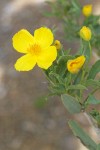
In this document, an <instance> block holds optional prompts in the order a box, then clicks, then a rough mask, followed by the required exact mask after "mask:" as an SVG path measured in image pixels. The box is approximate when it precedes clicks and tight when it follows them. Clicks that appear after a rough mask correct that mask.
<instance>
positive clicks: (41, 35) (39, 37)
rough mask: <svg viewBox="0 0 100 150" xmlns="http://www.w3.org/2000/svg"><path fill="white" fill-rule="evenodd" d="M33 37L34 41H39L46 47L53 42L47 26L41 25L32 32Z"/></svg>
mask: <svg viewBox="0 0 100 150" xmlns="http://www.w3.org/2000/svg"><path fill="white" fill-rule="evenodd" d="M34 37H35V39H36V41H38V42H39V44H40V45H41V46H42V47H45V48H46V47H48V46H50V45H51V44H52V43H53V38H54V37H53V34H52V32H51V30H50V29H49V28H46V27H41V28H39V29H37V30H35V32H34Z"/></svg>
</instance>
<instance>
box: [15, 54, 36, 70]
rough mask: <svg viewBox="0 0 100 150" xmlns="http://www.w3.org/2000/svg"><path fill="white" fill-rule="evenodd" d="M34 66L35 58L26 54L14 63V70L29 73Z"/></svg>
mask: <svg viewBox="0 0 100 150" xmlns="http://www.w3.org/2000/svg"><path fill="white" fill-rule="evenodd" d="M35 64H36V59H35V57H34V56H32V55H30V54H26V55H24V56H22V57H21V58H19V59H18V60H17V62H16V63H15V69H16V70H18V71H29V70H31V69H33V67H34V66H35Z"/></svg>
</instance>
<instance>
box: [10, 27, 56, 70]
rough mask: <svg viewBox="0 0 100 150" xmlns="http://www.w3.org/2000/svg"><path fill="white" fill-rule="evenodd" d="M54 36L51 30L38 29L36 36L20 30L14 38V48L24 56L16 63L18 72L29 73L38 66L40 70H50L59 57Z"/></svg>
mask: <svg viewBox="0 0 100 150" xmlns="http://www.w3.org/2000/svg"><path fill="white" fill-rule="evenodd" d="M53 39H54V37H53V34H52V32H51V30H50V29H49V28H46V27H41V28H39V29H36V30H35V32H34V36H33V35H31V34H30V33H29V32H28V31H27V30H26V29H22V30H20V31H19V32H18V33H16V34H15V35H14V36H13V38H12V41H13V47H14V48H15V49H16V50H17V51H18V52H20V53H23V54H24V56H22V57H21V58H19V59H18V60H17V61H16V63H15V69H16V70H18V71H29V70H32V69H33V68H34V66H35V65H36V64H37V65H38V66H39V67H40V68H43V69H48V68H49V67H50V66H51V65H52V63H53V61H54V60H55V59H56V57H57V49H56V47H55V46H52V45H51V44H52V43H53Z"/></svg>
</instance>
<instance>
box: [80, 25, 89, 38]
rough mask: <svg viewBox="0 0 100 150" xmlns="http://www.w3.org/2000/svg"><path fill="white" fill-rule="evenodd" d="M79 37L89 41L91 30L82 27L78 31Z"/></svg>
mask: <svg viewBox="0 0 100 150" xmlns="http://www.w3.org/2000/svg"><path fill="white" fill-rule="evenodd" d="M80 36H81V38H82V39H83V40H85V41H89V40H90V39H91V30H90V29H89V28H88V27H86V26H83V27H82V28H81V30H80Z"/></svg>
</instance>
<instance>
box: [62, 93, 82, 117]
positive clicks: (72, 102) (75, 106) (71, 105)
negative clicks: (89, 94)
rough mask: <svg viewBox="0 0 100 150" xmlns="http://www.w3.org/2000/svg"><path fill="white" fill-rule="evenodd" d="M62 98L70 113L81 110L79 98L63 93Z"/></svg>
mask: <svg viewBox="0 0 100 150" xmlns="http://www.w3.org/2000/svg"><path fill="white" fill-rule="evenodd" d="M61 99H62V102H63V104H64V106H65V108H67V110H68V112H69V113H71V114H75V113H79V112H80V111H81V105H80V104H79V103H78V101H77V99H75V98H74V97H72V96H71V95H68V94H63V95H61Z"/></svg>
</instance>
